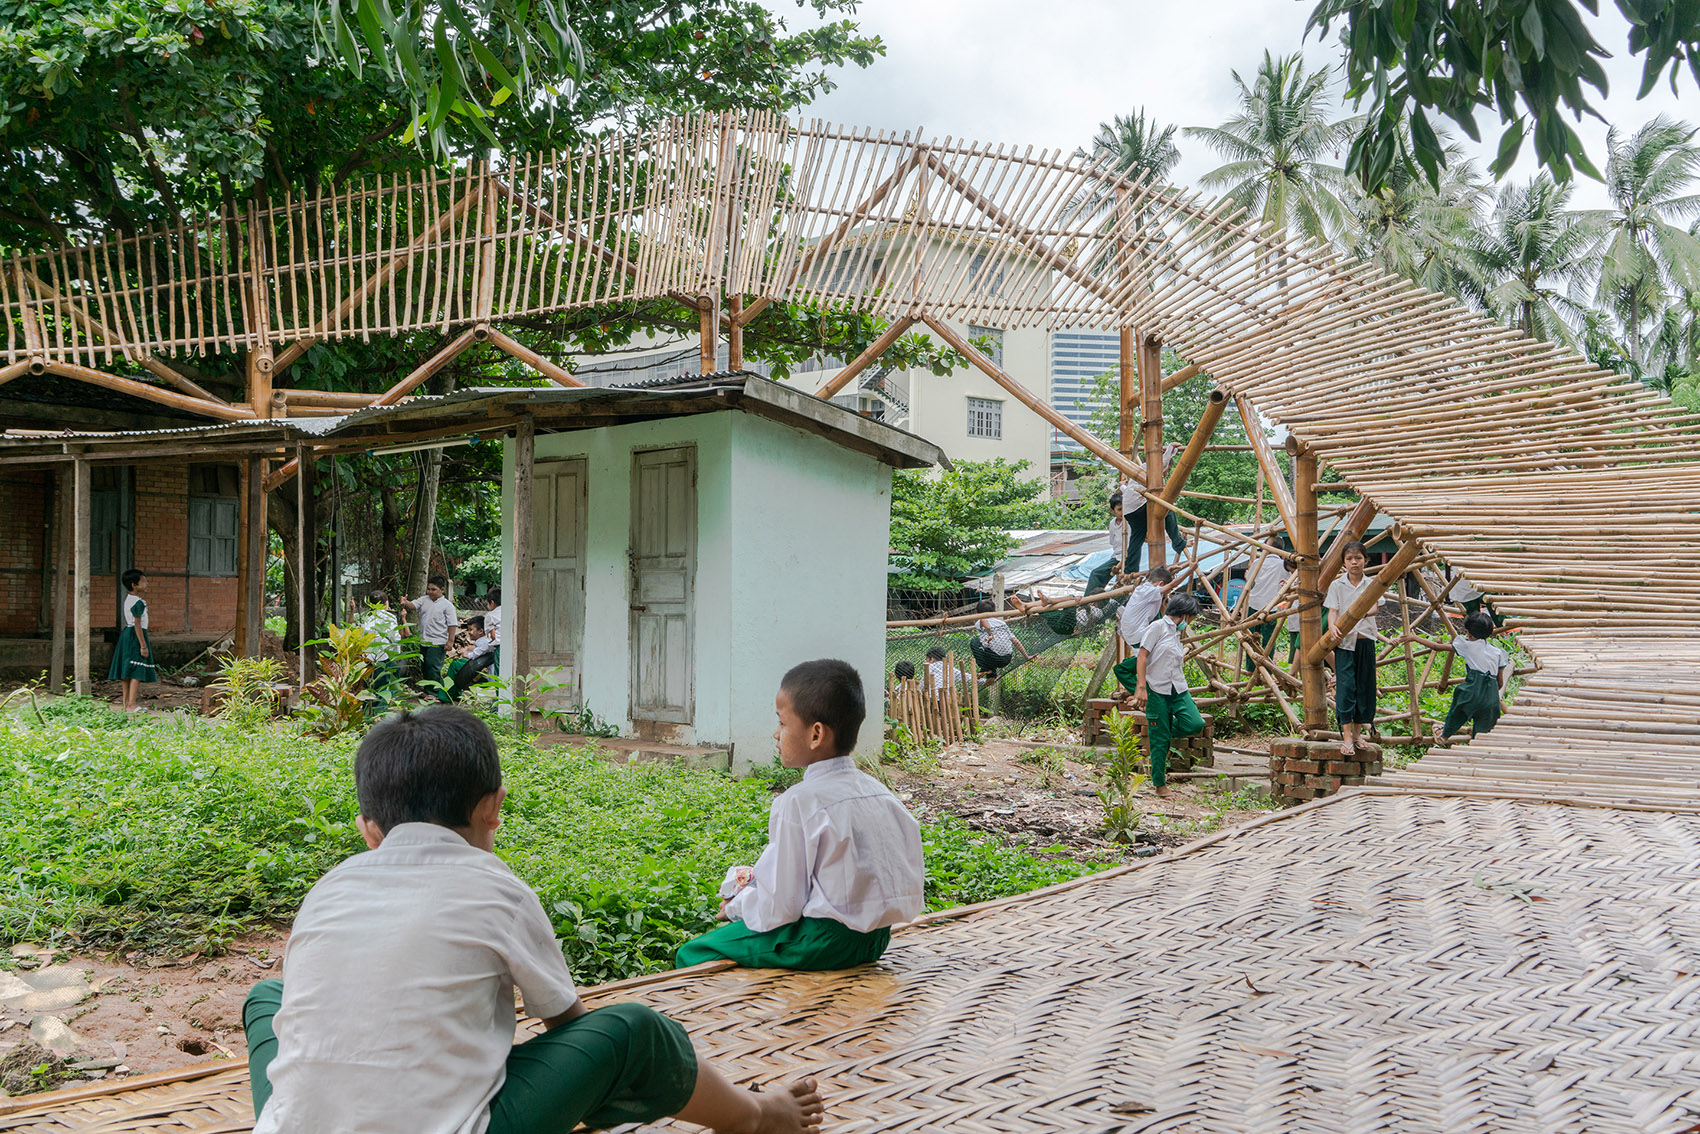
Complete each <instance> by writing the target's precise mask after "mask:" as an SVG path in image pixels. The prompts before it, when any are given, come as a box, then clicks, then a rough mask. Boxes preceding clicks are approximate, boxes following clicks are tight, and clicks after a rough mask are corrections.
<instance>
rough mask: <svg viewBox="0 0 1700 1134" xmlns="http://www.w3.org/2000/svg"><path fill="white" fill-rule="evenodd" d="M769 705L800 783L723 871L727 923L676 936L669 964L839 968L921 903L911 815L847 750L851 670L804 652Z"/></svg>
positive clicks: (864, 959)
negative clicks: (743, 856) (745, 855)
mask: <svg viewBox="0 0 1700 1134" xmlns="http://www.w3.org/2000/svg"><path fill="white" fill-rule="evenodd" d="M774 711H775V713H776V714H777V715H778V718H779V727H778V728H777V729H776V730H775V731H774V734H773V739H774V741H775V743H777V744H778V745H779V760H780V763H782V764H784V765H785V766H786V767H787V768H802V769H803V782H802V783H800V784H798V785H796V786H795V787H793V788H791V789H790V790H789V791H787V792H786V793H785V794H784V795H782V796H780V797H779V798H778V799H776V800H774V801H773V810H772V812H771V813H770V814H769V817H768V822H767V838H768V842H767V847H766V849H764V850H763V851H762V852H761V857H760V858H758V859H756V864H755V866H754V867H753V868H752V867H733V868H732V869H731V870H730V871H728V872H727V877H726V881H725V883H724V884H723V886H722V889H721V897H723V898H725V899H726V901H725V902H724V904H723V905H722V906H721V915H722V916H723V917H725V918H726V919H727V920H728V924H726V925H723V926H721V927H720V928H719V929H715V930H712V931H710V932H708V933H705V934H703V935H702V936H701V937H698V938H697V939H696V940H694V941H687V942H685V944H684V945H683V946H681V947H680V949H679V952H678V955H677V957H676V958H675V963H676V964H677V965H678V966H679V967H680V968H684V967H685V966H687V965H696V964H701V963H702V962H704V961H713V960H719V959H721V958H725V959H727V960H732V961H736V962H737V963H738V964H740V965H743V966H745V967H746V968H779V969H811V970H813V969H847V968H850V967H852V966H854V965H861V964H866V963H868V962H870V961H875V960H878V959H879V956H880V954H881V953H884V952H885V948H886V945H887V944H889V943H890V941H891V927H892V926H894V925H897V924H899V923H900V922H905V921H909V920H911V919H912V918H914V917H916V916H917V915H918V914H920V913H921V911H922V910H923V909H925V908H926V907H925V901H924V898H923V894H922V890H923V885H924V882H925V868H924V866H923V863H922V856H921V828H920V824H918V823H916V822H915V817H914V816H913V815H911V814H909V811H908V809H907V808H905V807H904V806H903V804H902V803H900V802H899V801H898V799H897V797H896V796H895V795H892V794H891V792H890V790H889V789H887V788H886V786H885V785H884V784H882V783H880V782H879V781H878V780H876V779H874V778H873V777H872V776H870V775H867V774H866V773H864V772H861V771H859V770H858V769H857V767H856V762H855V759H854V758H853V757H852V756H851V755H850V753H851V751H852V750H853V749H854V748H855V747H856V736H857V733H858V732H859V731H860V730H861V727H862V720H863V718H864V717H865V716H866V715H867V708H866V702H865V701H864V699H863V694H862V679H861V677H860V676H859V675H858V674H857V673H856V671H855V670H854V669H853V668H851V667H850V666H849V665H847V664H845V663H844V662H841V661H831V660H822V661H812V662H804V663H803V664H802V665H799V666H794V667H792V669H791V670H790V672H788V673H787V674H786V675H785V677H784V679H783V680H782V681H781V682H780V684H779V694H778V696H776V697H775V698H774Z"/></svg>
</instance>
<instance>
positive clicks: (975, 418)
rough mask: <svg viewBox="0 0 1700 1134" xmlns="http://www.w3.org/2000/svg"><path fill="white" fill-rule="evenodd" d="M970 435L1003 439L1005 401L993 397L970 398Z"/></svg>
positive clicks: (996, 439)
mask: <svg viewBox="0 0 1700 1134" xmlns="http://www.w3.org/2000/svg"><path fill="white" fill-rule="evenodd" d="M968 436H970V437H987V438H990V439H991V440H993V441H1002V440H1003V403H1002V402H999V401H993V400H992V399H991V398H969V399H968Z"/></svg>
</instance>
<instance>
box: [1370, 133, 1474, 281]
mask: <svg viewBox="0 0 1700 1134" xmlns="http://www.w3.org/2000/svg"><path fill="white" fill-rule="evenodd" d="M1442 142H1443V144H1444V147H1445V153H1446V166H1445V168H1444V170H1443V171H1442V173H1441V180H1440V186H1439V188H1436V187H1435V186H1432V185H1430V184H1429V183H1428V179H1427V178H1426V177H1424V176H1423V175H1422V173H1421V172H1420V171H1418V170H1415V169H1413V168H1412V167H1411V166H1410V165H1408V164H1403V163H1397V164H1395V166H1394V168H1393V169H1392V170H1391V171H1390V172H1389V174H1388V178H1387V183H1386V185H1385V186H1383V187H1382V188H1381V189H1380V190H1379V191H1377V192H1374V193H1366V192H1364V191H1363V190H1362V189H1361V188H1359V187H1358V185H1357V183H1356V182H1355V181H1349V182H1348V190H1347V193H1346V200H1347V203H1348V204H1349V205H1350V206H1351V208H1352V214H1353V216H1352V225H1351V227H1350V228H1349V229H1348V230H1347V231H1346V232H1345V233H1344V234H1343V236H1344V240H1343V243H1344V245H1345V249H1346V251H1347V252H1349V253H1351V254H1352V255H1354V256H1356V257H1357V258H1358V259H1360V260H1367V261H1369V262H1371V263H1373V264H1375V265H1376V266H1377V267H1379V268H1380V269H1381V270H1382V271H1384V272H1386V273H1387V274H1388V275H1392V276H1403V277H1405V278H1406V279H1408V280H1410V281H1412V282H1413V283H1416V284H1420V285H1421V286H1423V287H1426V288H1428V289H1429V290H1431V291H1443V292H1446V293H1447V294H1449V295H1459V296H1462V295H1465V294H1467V293H1469V292H1470V291H1471V286H1470V282H1469V278H1468V277H1469V274H1470V268H1471V263H1470V260H1469V258H1468V255H1467V253H1466V251H1465V249H1466V247H1467V245H1468V244H1469V242H1470V240H1471V239H1472V238H1473V235H1474V231H1475V227H1476V222H1477V220H1478V219H1479V218H1478V214H1479V213H1480V211H1481V206H1482V201H1483V199H1484V197H1485V196H1486V190H1485V188H1484V187H1483V184H1482V179H1481V175H1480V174H1479V173H1477V172H1476V167H1475V165H1474V164H1473V163H1472V162H1471V161H1470V160H1469V159H1468V158H1466V157H1465V156H1464V154H1463V149H1462V147H1460V146H1459V145H1458V144H1457V143H1456V142H1454V141H1452V140H1451V139H1444V138H1443V139H1442Z"/></svg>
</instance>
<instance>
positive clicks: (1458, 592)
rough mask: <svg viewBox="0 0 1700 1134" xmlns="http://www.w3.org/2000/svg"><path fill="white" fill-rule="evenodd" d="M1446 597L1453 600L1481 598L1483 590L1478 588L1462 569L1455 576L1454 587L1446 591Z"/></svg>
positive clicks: (1466, 600)
mask: <svg viewBox="0 0 1700 1134" xmlns="http://www.w3.org/2000/svg"><path fill="white" fill-rule="evenodd" d="M1446 597H1447V598H1449V599H1451V600H1452V601H1453V602H1469V601H1470V600H1471V599H1479V598H1481V597H1482V592H1480V591H1478V590H1476V585H1475V584H1474V583H1472V582H1470V580H1469V578H1468V577H1467V576H1466V575H1465V574H1464V572H1462V571H1460V572H1458V573H1457V574H1456V575H1455V576H1453V581H1452V589H1451V590H1449V591H1447V592H1446Z"/></svg>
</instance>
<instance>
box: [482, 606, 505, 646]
mask: <svg viewBox="0 0 1700 1134" xmlns="http://www.w3.org/2000/svg"><path fill="white" fill-rule="evenodd" d="M484 633H486V634H488V635H489V636H490V644H491V645H492V646H499V645H501V644H502V608H501V607H499V606H498V607H493V608H491V609H490V610H488V611H486V612H485V614H484Z"/></svg>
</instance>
